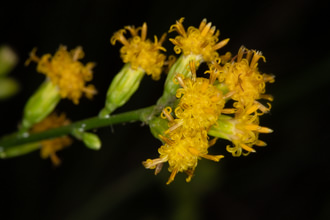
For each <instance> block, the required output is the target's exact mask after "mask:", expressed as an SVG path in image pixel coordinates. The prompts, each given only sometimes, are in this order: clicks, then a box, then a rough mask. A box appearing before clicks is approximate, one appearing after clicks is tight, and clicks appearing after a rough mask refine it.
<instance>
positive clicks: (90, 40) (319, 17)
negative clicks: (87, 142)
mask: <svg viewBox="0 0 330 220" xmlns="http://www.w3.org/2000/svg"><path fill="white" fill-rule="evenodd" d="M324 2H325V1H320V2H318V1H298V0H297V1H294V0H289V1H286V0H278V1H253V2H248V1H244V2H241V1H220V0H219V1H212V0H205V1H196V0H191V1H171V0H169V1H145V2H142V1H135V2H124V1H105V0H93V1H92V0H81V1H64V0H59V1H51V2H50V1H49V2H48V1H38V0H35V1H23V2H19V3H18V2H16V1H8V0H5V1H3V3H1V5H0V22H1V25H0V44H4V43H6V44H8V45H10V46H11V47H12V48H13V49H14V50H15V52H16V53H17V54H18V56H19V58H20V61H19V63H18V65H17V66H16V68H15V69H14V70H13V71H12V73H11V76H12V77H14V78H16V79H17V80H18V81H19V82H20V84H21V92H20V93H19V94H17V95H16V96H15V97H13V98H11V99H9V100H4V101H0V106H1V107H0V121H1V122H0V134H1V135H3V134H6V133H10V132H13V131H14V130H15V129H16V127H17V125H18V123H19V121H20V118H21V114H22V108H23V106H24V104H25V101H26V100H27V99H28V97H29V96H30V95H31V94H32V93H33V92H34V90H35V89H36V88H37V87H38V85H39V84H40V83H41V82H42V81H43V79H44V76H43V75H41V74H37V73H35V68H34V65H31V66H30V67H24V65H23V64H24V61H25V60H26V59H27V57H28V53H29V52H30V51H31V49H32V48H33V47H38V54H39V55H40V54H43V53H54V52H55V51H56V49H57V48H58V46H59V45H60V44H64V45H67V46H68V47H69V48H73V47H75V46H77V45H81V46H83V48H84V51H85V53H86V56H85V58H84V61H95V62H96V63H97V66H96V68H95V71H94V72H95V74H94V76H95V77H94V80H93V83H94V85H95V86H96V87H97V89H98V91H99V94H98V95H97V96H96V97H95V98H94V99H93V100H92V101H89V100H86V99H84V100H82V101H81V104H80V105H79V106H74V105H73V104H72V103H71V102H69V101H65V100H63V101H61V103H60V105H59V106H58V111H65V112H66V113H67V115H68V117H69V118H71V119H72V120H73V121H75V120H79V119H83V118H87V117H91V116H94V115H96V114H97V113H98V111H99V110H100V109H101V108H102V107H103V104H104V98H105V93H106V90H107V87H108V85H109V83H110V80H111V79H112V77H113V76H114V75H115V74H116V73H117V72H118V70H119V69H120V68H121V66H122V63H121V60H120V58H119V56H118V55H119V51H118V50H119V48H120V47H119V45H116V46H111V45H110V42H109V39H110V37H111V35H112V34H113V33H114V32H115V31H116V30H118V29H120V28H122V27H123V26H125V25H135V26H140V25H141V24H142V23H143V22H144V21H146V22H147V23H148V28H149V30H148V36H149V37H152V36H153V35H158V36H160V35H161V34H162V33H163V32H166V31H168V29H169V27H170V25H171V24H173V23H174V22H175V20H178V19H179V18H180V17H185V18H186V19H185V22H184V25H185V27H188V26H190V25H194V26H197V25H199V23H200V21H201V20H202V19H203V18H207V19H208V21H212V23H213V24H214V25H216V26H217V28H219V29H220V31H221V39H224V38H228V37H229V38H230V39H231V40H230V42H229V44H228V45H227V46H226V47H225V49H224V50H223V52H224V51H231V52H233V53H235V52H236V51H237V50H238V48H239V47H240V46H241V45H242V44H243V45H245V46H246V47H247V48H250V49H257V50H261V51H262V52H263V54H264V55H265V56H266V59H267V62H266V63H262V64H260V70H261V71H262V72H265V73H273V74H275V75H276V83H275V84H271V85H269V87H268V88H267V91H268V92H269V93H271V94H273V95H274V97H275V100H274V102H273V108H272V110H271V113H270V114H268V115H265V116H263V117H262V118H261V124H262V125H264V126H267V127H271V128H273V129H274V133H273V134H270V135H263V136H262V138H261V139H262V140H265V141H266V142H267V143H268V146H267V147H266V148H260V149H258V151H257V153H256V154H253V155H250V156H248V157H240V158H233V157H231V156H230V155H229V154H228V153H226V157H225V158H224V159H223V160H222V161H221V162H219V163H214V162H211V161H206V160H201V161H200V163H199V165H198V167H197V170H196V173H195V177H194V178H193V180H192V182H191V183H189V184H187V183H185V181H184V175H183V174H181V175H180V174H179V175H178V176H177V178H176V180H175V181H174V182H173V183H172V184H171V185H170V186H166V185H165V182H166V179H167V178H168V176H169V173H168V172H167V171H166V169H164V170H163V171H162V172H161V174H159V176H156V177H155V176H154V175H153V173H152V171H150V170H145V169H144V168H143V166H142V165H141V161H143V160H145V159H147V158H153V157H156V156H157V148H158V147H159V146H160V142H159V141H158V140H156V139H154V138H153V137H152V135H151V134H150V132H149V129H148V127H146V126H142V125H141V124H139V123H135V124H125V125H115V126H113V127H107V128H102V129H99V130H98V131H97V133H98V134H99V136H100V138H101V139H102V142H103V147H102V149H101V150H100V151H98V152H94V151H91V150H88V149H86V148H85V147H84V146H83V145H82V144H81V143H80V142H77V141H76V142H75V143H74V144H73V145H72V147H70V148H68V149H66V150H64V151H62V152H60V153H59V156H60V158H61V159H62V162H63V163H62V165H61V166H60V167H57V168H54V167H53V166H52V164H51V163H50V161H49V160H42V159H40V157H39V152H34V153H31V154H28V155H26V156H24V157H18V158H14V159H8V160H0V172H1V174H0V190H1V191H0V192H1V193H0V207H1V208H0V210H1V211H0V219H50V220H51V219H130V218H134V219H211V218H212V219H329V218H330V191H329V184H330V181H329V168H330V165H329V162H328V157H329V146H328V145H329V143H328V142H329V136H330V135H329V126H328V124H327V119H328V118H329V117H328V107H329V103H330V101H329V91H328V87H329V86H330V52H329V43H328V42H327V41H328V39H329V37H330V35H329V33H328V32H329V24H328V22H329V16H328V11H329V8H327V7H326V3H324ZM172 36H173V35H172ZM165 47H166V48H167V53H168V54H173V49H172V46H171V44H170V43H168V42H167V43H165ZM163 82H164V77H163V78H162V79H161V80H160V81H158V82H154V81H152V80H151V79H150V78H149V77H145V78H144V79H143V82H142V85H141V87H140V89H139V90H138V92H137V93H136V94H135V95H134V96H133V97H132V99H131V101H130V102H129V103H128V104H127V105H125V106H124V107H123V108H121V109H119V110H118V111H117V112H124V111H127V110H133V109H135V108H141V107H145V106H148V105H152V104H154V102H155V101H156V100H157V98H158V97H159V96H160V95H161V93H162V85H163ZM226 144H227V143H226V142H222V143H221V142H218V143H217V145H216V146H217V147H214V149H212V150H214V152H215V153H225V152H224V147H225V145H226Z"/></svg>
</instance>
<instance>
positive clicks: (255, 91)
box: [218, 46, 275, 112]
mask: <svg viewBox="0 0 330 220" xmlns="http://www.w3.org/2000/svg"><path fill="white" fill-rule="evenodd" d="M244 54H246V56H245V58H244ZM235 58H236V59H237V60H236V62H231V63H227V64H226V65H225V66H224V68H223V69H222V70H221V71H220V72H222V73H220V74H219V77H218V79H219V81H220V82H222V81H223V83H224V84H225V85H226V86H227V87H228V89H229V91H231V92H232V93H233V95H232V96H231V98H232V99H233V100H235V101H237V102H238V103H236V107H243V108H244V107H245V106H250V105H253V104H255V103H256V100H258V99H267V100H269V101H272V100H273V98H272V96H271V95H267V94H264V93H265V85H266V83H267V82H270V83H272V82H274V81H275V80H274V76H272V75H267V74H261V73H260V72H259V70H258V60H259V59H263V60H264V61H265V57H264V56H262V54H261V52H259V51H255V50H247V49H246V48H245V47H243V46H242V47H241V48H240V49H239V52H238V55H237V56H236V57H235ZM220 68H221V67H220ZM218 70H219V69H218ZM259 104H260V103H259ZM259 107H260V108H259V110H261V111H262V112H267V111H268V110H269V109H267V108H266V107H264V106H263V105H261V104H260V105H259Z"/></svg>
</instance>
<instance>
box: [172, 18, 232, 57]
mask: <svg viewBox="0 0 330 220" xmlns="http://www.w3.org/2000/svg"><path fill="white" fill-rule="evenodd" d="M183 20H184V18H181V19H180V20H179V21H176V24H174V25H172V26H171V27H170V30H169V32H173V31H176V32H178V34H179V35H178V36H176V37H175V38H174V39H170V41H171V42H172V43H173V44H174V45H175V46H174V51H175V53H177V54H179V53H181V52H183V54H184V55H185V56H187V55H190V54H194V55H199V56H201V59H202V60H204V61H206V62H210V61H212V60H214V59H216V58H217V57H219V54H218V52H217V50H218V49H220V48H222V47H224V46H225V45H226V44H227V43H228V41H229V39H225V40H222V41H220V42H218V41H219V38H218V37H219V35H220V32H219V30H216V28H215V26H212V23H211V22H209V23H207V21H206V19H204V20H203V21H202V22H201V23H200V25H199V28H196V27H193V26H190V27H189V28H188V29H187V31H186V30H185V28H184V27H183V25H182V23H183Z"/></svg>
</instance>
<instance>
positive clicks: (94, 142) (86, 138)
mask: <svg viewBox="0 0 330 220" xmlns="http://www.w3.org/2000/svg"><path fill="white" fill-rule="evenodd" d="M82 141H83V142H84V144H85V145H86V147H88V148H89V149H92V150H100V149H101V146H102V143H101V140H100V138H99V137H98V136H97V135H96V134H94V133H90V132H83V134H82Z"/></svg>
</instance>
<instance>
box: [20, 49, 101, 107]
mask: <svg viewBox="0 0 330 220" xmlns="http://www.w3.org/2000/svg"><path fill="white" fill-rule="evenodd" d="M35 52H36V49H34V50H33V51H32V52H31V54H30V59H29V60H28V61H27V63H26V64H28V63H29V62H30V61H35V62H37V63H38V66H37V71H38V72H39V73H43V74H45V75H46V76H47V77H48V78H49V79H50V80H51V81H52V83H53V84H55V85H57V86H58V88H59V92H60V95H61V97H62V98H68V99H71V100H72V101H73V103H74V104H78V103H79V99H80V98H81V96H82V95H83V94H85V96H86V97H87V98H92V97H93V95H95V94H96V89H95V87H94V86H93V85H86V82H88V81H91V80H92V79H93V72H92V68H93V67H94V65H95V64H94V63H92V62H89V63H87V64H86V65H83V64H82V63H81V62H79V61H78V60H80V59H82V58H83V57H84V52H83V50H82V48H81V47H77V48H76V49H74V50H71V51H70V52H68V51H67V48H66V47H65V46H60V48H59V49H58V51H57V52H56V53H55V54H54V56H52V55H51V54H45V55H43V56H42V57H41V58H39V57H37V56H36V55H35Z"/></svg>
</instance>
